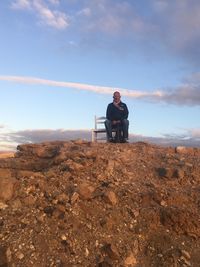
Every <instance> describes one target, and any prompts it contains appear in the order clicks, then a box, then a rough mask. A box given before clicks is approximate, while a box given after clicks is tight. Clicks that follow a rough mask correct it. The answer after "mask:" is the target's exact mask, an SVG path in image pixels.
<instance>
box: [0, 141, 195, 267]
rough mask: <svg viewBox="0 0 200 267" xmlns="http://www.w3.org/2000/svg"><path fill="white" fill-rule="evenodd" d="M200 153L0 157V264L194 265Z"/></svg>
mask: <svg viewBox="0 0 200 267" xmlns="http://www.w3.org/2000/svg"><path fill="white" fill-rule="evenodd" d="M199 173H200V149H197V148H186V147H161V146H157V145H153V144H148V143H144V142H138V143H131V144H106V143H91V142H86V141H81V140H79V141H70V142H64V141H57V142H45V143H40V144H28V145H21V146H19V147H18V151H17V153H16V154H15V157H14V158H2V159H0V266H8V267H13V266H15V267H30V266H33V267H47V266H48V267H50V266H53V267H54V266H55V267H70V266H71V267H75V266H76V267H77V266H80V267H82V266H83V267H95V266H97V267H106V266H107V267H109V266H110V267H112V266H113V267H126V266H129V267H150V266H152V267H162V266H163V267H175V266H176V267H179V266H185V267H187V266H192V267H199V266H200V185H199V182H200V176H199Z"/></svg>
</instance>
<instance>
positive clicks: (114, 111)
mask: <svg viewBox="0 0 200 267" xmlns="http://www.w3.org/2000/svg"><path fill="white" fill-rule="evenodd" d="M118 106H119V108H118V107H116V106H115V105H114V104H113V103H110V104H109V105H108V107H107V111H106V118H107V119H108V120H111V121H113V120H116V121H117V120H124V119H127V118H128V113H129V112H128V108H127V106H126V104H125V103H123V102H120V103H119V104H118Z"/></svg>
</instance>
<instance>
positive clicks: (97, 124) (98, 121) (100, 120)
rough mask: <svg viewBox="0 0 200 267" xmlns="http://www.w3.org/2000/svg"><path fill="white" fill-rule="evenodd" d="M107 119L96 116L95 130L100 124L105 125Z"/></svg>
mask: <svg viewBox="0 0 200 267" xmlns="http://www.w3.org/2000/svg"><path fill="white" fill-rule="evenodd" d="M105 120H106V117H97V116H95V117H94V128H95V130H98V129H99V128H100V127H99V126H100V125H102V124H103V126H104V122H105ZM104 128H105V127H104Z"/></svg>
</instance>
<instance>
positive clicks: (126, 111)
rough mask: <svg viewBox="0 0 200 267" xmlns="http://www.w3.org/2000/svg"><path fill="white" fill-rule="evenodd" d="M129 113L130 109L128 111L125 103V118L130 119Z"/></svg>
mask: <svg viewBox="0 0 200 267" xmlns="http://www.w3.org/2000/svg"><path fill="white" fill-rule="evenodd" d="M128 114H129V111H128V108H127V105H126V104H124V119H128Z"/></svg>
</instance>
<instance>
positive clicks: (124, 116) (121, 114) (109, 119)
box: [105, 91, 129, 143]
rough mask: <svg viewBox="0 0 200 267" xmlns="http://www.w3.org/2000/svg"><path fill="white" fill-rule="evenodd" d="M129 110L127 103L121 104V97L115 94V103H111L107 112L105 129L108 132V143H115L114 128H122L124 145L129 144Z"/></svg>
mask: <svg viewBox="0 0 200 267" xmlns="http://www.w3.org/2000/svg"><path fill="white" fill-rule="evenodd" d="M128 113H129V112H128V108H127V106H126V104H125V103H123V102H121V95H120V93H119V92H117V91H116V92H114V94H113V102H112V103H110V104H109V105H108V107H107V111H106V121H105V127H106V132H107V140H108V142H114V139H113V137H112V128H114V127H115V128H116V127H120V129H121V130H122V133H123V135H122V139H121V140H120V141H121V142H122V143H127V142H128V127H129V121H128Z"/></svg>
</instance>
